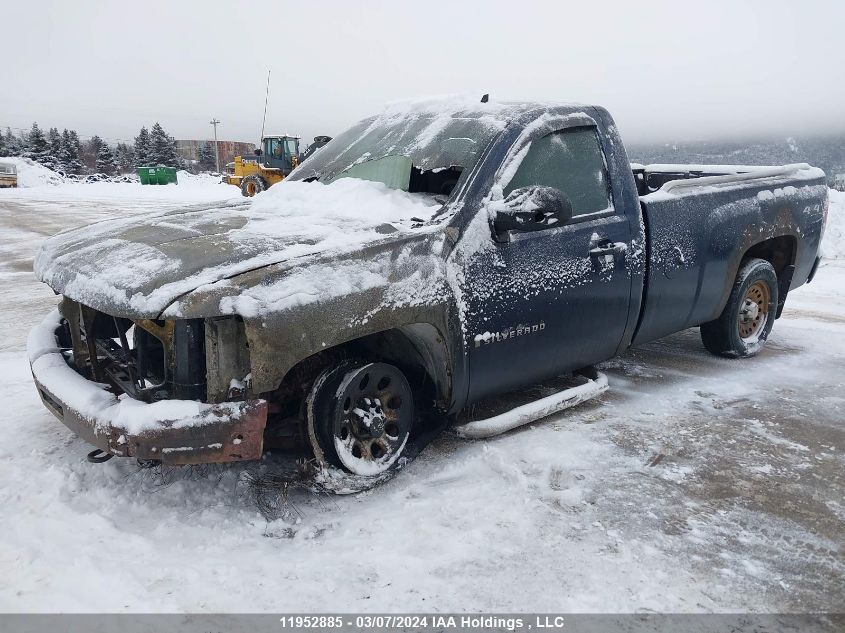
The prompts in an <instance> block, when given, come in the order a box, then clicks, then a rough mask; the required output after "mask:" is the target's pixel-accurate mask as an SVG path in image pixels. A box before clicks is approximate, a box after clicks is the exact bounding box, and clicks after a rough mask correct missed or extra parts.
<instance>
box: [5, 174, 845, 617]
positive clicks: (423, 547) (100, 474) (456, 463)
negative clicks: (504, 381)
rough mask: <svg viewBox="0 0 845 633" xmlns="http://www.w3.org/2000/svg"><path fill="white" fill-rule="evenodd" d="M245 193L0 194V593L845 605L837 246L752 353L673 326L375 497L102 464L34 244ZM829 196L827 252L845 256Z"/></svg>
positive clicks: (606, 607)
mask: <svg viewBox="0 0 845 633" xmlns="http://www.w3.org/2000/svg"><path fill="white" fill-rule="evenodd" d="M238 195H239V192H238V190H237V189H236V188H234V187H228V186H225V185H217V184H213V183H211V182H201V181H197V182H193V183H190V182H183V184H180V185H178V186H165V187H142V186H140V185H131V184H110V183H104V184H90V185H77V184H62V185H59V186H55V187H49V186H35V187H32V188H29V189H19V190H16V191H15V190H4V191H0V231H2V235H3V241H2V242H0V331H1V332H2V336H0V377H2V378H3V382H2V386H0V399H2V402H3V403H4V408H5V414H4V417H3V426H4V428H3V438H4V442H3V443H2V446H0V534H2V538H0V610H2V611H62V612H68V611H71V612H103V611H109V612H123V611H134V612H157V611H238V612H243V611H262V610H267V611H294V610H295V611H311V610H314V611H321V610H322V611H346V612H355V611H364V610H366V611H369V612H378V611H432V610H438V611H467V610H486V611H498V612H507V611H541V612H542V611H575V612H590V611H593V612H608V611H611V612H613V611H674V612H693V611H694V612H699V611H721V612H724V611H746V610H755V611H763V612H766V611H778V612H784V611H818V610H824V611H840V612H841V611H842V610H843V609H845V592H843V590H842V588H843V586H845V556H843V543H845V500H843V499H845V474H844V473H845V468H843V467H845V424H843V418H844V417H845V371H843V368H845V291H843V288H845V260H843V259H840V260H831V261H828V262H827V263H826V264H825V265H824V267H823V268H822V269H821V270H820V271H819V273H818V276H817V278H816V280H815V281H814V282H813V283H812V284H810V285H808V286H806V287H804V288H802V289H801V290H799V291H797V292H795V293H794V295H790V298H789V302H788V303H787V309H786V312H785V314H784V317H783V318H782V319H781V320H779V321H778V322H777V324H776V326H775V329H774V331H773V334H772V336H771V339H770V341H769V344H768V346H767V348H766V350H765V352H764V353H763V354H762V355H761V356H759V357H757V358H754V359H750V360H745V361H730V360H724V359H718V358H715V357H712V356H710V355H708V354H707V353H706V352H705V351H704V349H703V348H702V346H701V344H700V342H699V339H698V333H697V331H695V330H690V331H686V332H681V333H679V334H676V335H674V336H671V337H668V338H666V339H664V340H661V341H657V342H655V343H652V344H649V345H645V346H642V347H640V348H637V349H634V350H631V351H630V352H628V353H627V354H625V355H624V356H623V357H621V358H618V359H614V360H613V361H610V362H608V363H606V364H605V365H604V368H603V369H604V371H605V372H606V373H607V374H608V376H609V379H610V390H609V391H608V392H607V393H606V394H604V395H603V396H602V397H601V398H600V399H599V400H597V401H592V402H589V403H587V404H585V405H582V406H580V407H578V408H575V409H571V410H569V411H566V412H565V413H563V414H561V415H558V416H556V417H552V418H549V419H546V420H543V421H541V422H538V423H535V424H533V425H531V426H529V427H526V428H523V429H520V430H517V431H514V432H511V433H509V434H506V435H505V436H502V437H499V438H496V439H493V440H485V441H469V440H461V439H459V438H457V437H454V436H452V435H446V436H443V437H442V438H440V439H439V440H437V441H435V442H434V443H433V444H432V445H430V446H429V447H428V448H427V449H426V450H425V451H424V452H423V453H422V455H421V456H420V457H419V458H418V459H417V460H416V461H415V462H413V463H412V464H411V465H410V466H409V467H408V468H407V469H405V470H404V471H402V472H401V473H399V474H398V475H397V476H396V477H395V478H394V479H392V480H391V481H389V482H388V483H387V484H385V485H383V486H381V487H380V488H377V489H375V490H372V491H370V492H368V493H364V494H360V495H357V496H352V497H328V496H320V495H314V494H310V493H305V492H294V493H292V495H291V503H292V507H293V508H295V510H296V512H295V513H294V514H293V515H291V516H292V517H293V518H291V517H290V516H289V517H288V518H280V519H275V520H271V521H268V520H266V519H265V518H264V517H263V516H262V514H261V513H260V512H259V511H258V510H257V509H256V507H255V505H254V503H253V501H252V497H251V495H250V488H249V486H248V485H247V484H245V483H244V481H243V477H242V474H243V470H244V466H227V467H214V468H209V469H205V470H189V469H183V470H178V471H175V472H169V473H167V475H168V477H167V480H166V482H163V481H162V479H161V478H160V477H159V476H156V475H155V474H153V473H151V472H150V471H144V470H139V469H138V467H137V466H136V464H135V463H134V462H133V461H129V460H121V459H113V460H111V461H109V462H107V463H106V464H103V465H94V464H89V463H87V462H86V461H85V458H84V457H85V453H86V452H88V451H89V450H90V447H88V446H87V445H86V444H85V443H84V442H82V441H81V440H79V439H77V438H76V437H75V436H74V435H73V434H72V433H71V432H70V431H68V430H67V429H66V428H65V427H64V426H62V425H61V424H60V423H59V422H58V421H57V420H55V418H54V417H53V416H52V415H51V414H50V413H48V412H47V411H46V410H45V409H44V407H43V406H42V405H41V403H40V401H39V399H38V396H37V394H36V392H35V389H34V388H33V385H32V380H31V377H30V374H29V367H28V365H27V361H26V357H25V352H24V343H25V338H26V333H27V331H28V329H29V328H30V327H31V326H32V325H33V324H34V323H36V322H37V321H39V320H40V319H41V318H42V316H43V315H44V313H45V312H47V311H48V310H49V309H50V308H51V307H52V306H53V305H54V304H55V302H56V299H55V297H54V296H53V295H52V293H51V292H50V290H49V289H48V288H47V287H46V286H44V285H42V284H38V283H36V282H35V280H34V278H33V275H32V272H31V266H32V261H31V260H32V255H33V253H34V251H35V249H36V247H37V245H38V244H39V242H40V241H41V240H42V239H43V238H44V237H45V236H47V235H50V234H52V233H55V232H57V231H59V230H61V229H64V228H69V227H71V226H75V225H79V224H82V223H86V222H92V221H96V220H99V219H104V218H108V217H114V216H118V215H123V214H129V213H143V212H145V211H147V210H150V209H161V208H170V207H175V206H178V205H179V204H184V203H185V202H192V201H210V200H222V199H228V198H233V197H235V198H236V197H237V196H238ZM832 195H833V197H832V205H831V221H830V226H829V228H828V236H827V237H828V239H827V240H826V243H825V252H826V253H827V254H829V255H831V256H833V255H839V256H840V257H842V256H845V245H843V237H842V236H843V232H842V229H843V226H845V195H840V194H835V193H834V194H832ZM837 227H838V228H837ZM163 483H167V484H168V485H163Z"/></svg>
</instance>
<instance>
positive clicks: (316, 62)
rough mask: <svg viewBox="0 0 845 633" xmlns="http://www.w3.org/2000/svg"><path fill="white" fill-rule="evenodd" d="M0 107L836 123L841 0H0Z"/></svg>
mask: <svg viewBox="0 0 845 633" xmlns="http://www.w3.org/2000/svg"><path fill="white" fill-rule="evenodd" d="M2 22H3V24H4V27H3V29H2V35H0V51H2V54H3V59H4V71H3V79H2V81H1V82H0V126H2V129H3V130H5V128H6V126H7V125H8V126H12V127H24V128H28V127H29V126H30V125H31V123H32V121H33V120H36V121H38V123H39V124H40V125H41V126H42V127H49V126H57V127H58V128H59V129H61V128H64V127H68V128H75V129H77V130H78V131H79V133H80V135H81V136H83V137H84V136H89V135H91V134H95V133H96V134H100V135H101V136H103V137H106V138H107V139H110V140H112V141H116V140H123V139H126V140H131V139H132V138H133V137H134V136H135V134H136V133H137V131H138V129H139V128H140V126H141V125H147V126H149V125H151V124H152V123H154V122H155V121H160V122H161V123H162V125H164V127H165V129H167V131H168V132H169V133H170V134H172V135H173V136H175V137H177V138H199V139H201V138H210V137H211V133H212V129H211V126H210V125H209V124H208V121H209V120H210V119H211V117H212V116H215V117H217V118H218V119H220V120H221V121H222V124H221V125H220V127H219V135H220V138H221V139H231V140H242V141H253V142H255V141H257V140H258V137H259V135H260V132H261V119H262V112H263V109H264V91H265V82H266V77H267V70H268V68H269V69H271V70H272V75H271V86H270V105H269V109H268V113H267V132H268V133H269V132H276V131H289V132H292V133H298V134H301V135H302V136H303V137H304V138H305V139H306V140H310V139H311V138H312V137H313V136H314V135H316V134H329V135H335V134H337V133H338V132H340V131H342V130H343V129H345V128H346V127H348V126H349V125H350V124H352V123H354V122H355V121H357V120H358V119H361V118H363V117H365V116H368V115H370V114H373V113H375V112H377V111H379V110H380V109H381V108H382V106H383V105H384V104H385V103H386V102H389V101H395V100H399V99H407V98H412V97H417V96H429V95H438V94H454V93H469V94H474V95H475V94H477V95H478V96H479V97H480V96H481V95H482V94H483V93H485V92H489V93H490V94H491V99H493V100H502V101H504V100H520V99H530V100H554V101H575V102H581V103H596V104H600V105H604V106H605V107H607V108H608V109H609V110H610V111H611V113H612V114H613V115H614V117H615V118H616V121H617V123H618V125H619V128H620V130H621V132H622V135H623V138H624V139H625V140H628V141H635V142H643V141H669V140H691V139H699V138H725V137H737V136H742V137H747V136H749V135H755V134H761V135H768V134H777V135H783V136H789V135H800V134H806V133H816V132H818V131H821V130H825V129H831V130H833V131H836V132H842V131H845V2H841V1H840V0H829V1H827V2H822V1H819V2H811V1H804V2H798V1H796V0H792V1H789V2H783V1H777V0H774V1H771V0H770V1H768V2H743V1H741V0H737V1H734V2H712V1H707V2H700V1H698V2H688V3H685V2H683V1H682V0H673V1H671V2H663V3H658V2H645V1H639V2H630V1H629V2H601V1H598V0H593V1H589V2H588V1H581V2H577V3H575V2H553V1H547V2H532V1H528V0H517V1H513V0H510V1H507V2H504V1H502V2H500V1H495V2H480V1H479V2H460V1H453V2H434V1H432V0H422V1H420V0H417V1H416V2H402V1H400V0H394V1H392V2H388V1H385V2H379V1H375V0H350V1H348V2H340V1H335V2H332V1H329V0H326V1H323V2H321V1H317V0H300V1H299V2H278V1H276V2H261V3H259V2H249V1H248V0H237V1H235V0H233V1H231V2H218V1H215V2H211V1H206V2H186V1H181V0H180V1H177V2H165V1H161V2H159V1H157V0H142V1H141V2H137V1H133V2H129V1H119V0H113V1H111V2H108V1H105V2H86V1H84V0H79V1H66V2H38V1H37V0H35V1H31V2H11V1H4V2H3V3H2Z"/></svg>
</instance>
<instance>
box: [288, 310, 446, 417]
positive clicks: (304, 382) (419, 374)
mask: <svg viewBox="0 0 845 633" xmlns="http://www.w3.org/2000/svg"><path fill="white" fill-rule="evenodd" d="M348 358H363V359H366V360H368V361H381V362H388V363H391V364H394V365H396V366H397V367H399V369H401V370H402V372H403V373H405V375H406V377H407V379H408V381H409V382H410V383H411V388H412V389H413V391H414V393H415V397H421V398H423V399H425V400H426V401H428V403H429V404H430V406H432V407H435V408H442V409H444V410H445V409H446V408H448V406H449V404H450V403H451V400H452V398H453V393H452V387H453V385H452V377H453V357H452V354H451V351H450V348H449V344H448V339H447V338H446V337H445V335H444V334H443V333H442V332H441V331H440V330H439V329H438V328H437V327H436V326H435V325H433V324H431V323H427V322H415V323H406V324H403V325H397V326H395V327H392V328H388V329H385V330H380V331H377V332H371V333H368V334H364V335H361V336H358V337H355V338H351V339H349V340H347V341H344V342H342V343H338V344H336V345H334V346H331V347H327V348H325V349H322V350H319V351H317V352H315V353H313V354H311V355H309V356H307V357H305V358H303V359H301V360H300V361H298V362H297V363H296V364H294V365H293V366H292V367H291V368H290V369H289V370H288V371H287V372H286V373H285V375H284V376H283V377H282V379H281V382H280V383H279V385H278V387H277V388H276V390H275V391H274V392H273V394H271V397H273V399H275V400H277V401H280V402H281V401H284V402H285V403H286V405H287V407H288V408H289V412H290V413H291V414H293V413H294V412H295V411H296V409H297V407H298V405H297V404H295V403H296V402H301V400H302V398H304V396H305V393H306V390H307V388H308V386H309V385H310V383H311V382H312V381H313V380H314V379H315V378H316V377H317V376H318V375H319V374H320V372H321V371H322V370H323V369H325V368H326V367H327V366H328V365H330V364H332V363H336V362H340V361H342V360H344V359H348Z"/></svg>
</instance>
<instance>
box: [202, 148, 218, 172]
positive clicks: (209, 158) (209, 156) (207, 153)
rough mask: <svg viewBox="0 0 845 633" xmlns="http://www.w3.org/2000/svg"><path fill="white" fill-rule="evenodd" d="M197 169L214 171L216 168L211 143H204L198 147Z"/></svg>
mask: <svg viewBox="0 0 845 633" xmlns="http://www.w3.org/2000/svg"><path fill="white" fill-rule="evenodd" d="M199 168H200V170H203V171H214V170H215V169H216V168H217V163H216V162H215V160H214V143H212V142H211V141H206V142H205V143H203V144H202V145H200V149H199Z"/></svg>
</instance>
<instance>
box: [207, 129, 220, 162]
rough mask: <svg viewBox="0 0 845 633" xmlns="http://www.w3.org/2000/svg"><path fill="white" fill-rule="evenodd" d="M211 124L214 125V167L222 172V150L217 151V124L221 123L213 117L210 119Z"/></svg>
mask: <svg viewBox="0 0 845 633" xmlns="http://www.w3.org/2000/svg"><path fill="white" fill-rule="evenodd" d="M209 123H210V124H211V125H213V126H214V168H215V169H216V170H217V173H218V174H219V173H220V152H219V151H217V126H218V125H219V124H220V121H218V120H217V119H215V118H212V119H211V121H209Z"/></svg>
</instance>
